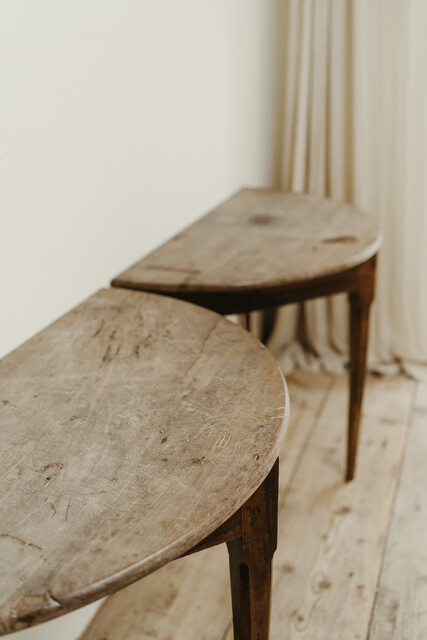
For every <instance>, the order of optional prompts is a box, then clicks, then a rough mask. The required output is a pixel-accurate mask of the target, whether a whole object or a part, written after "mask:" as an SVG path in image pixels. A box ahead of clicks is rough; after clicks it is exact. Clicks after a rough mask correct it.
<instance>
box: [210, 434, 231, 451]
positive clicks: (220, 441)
mask: <svg viewBox="0 0 427 640" xmlns="http://www.w3.org/2000/svg"><path fill="white" fill-rule="evenodd" d="M230 440H231V436H227V435H224V436H218V438H217V440H216V442H215V444H214V449H225V447H226V446H227V445H228V443H229V442H230Z"/></svg>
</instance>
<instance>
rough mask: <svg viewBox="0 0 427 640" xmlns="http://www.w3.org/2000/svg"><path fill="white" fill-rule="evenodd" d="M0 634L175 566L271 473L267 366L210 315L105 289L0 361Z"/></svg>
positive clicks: (273, 414) (279, 383) (272, 414)
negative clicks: (173, 563)
mask: <svg viewBox="0 0 427 640" xmlns="http://www.w3.org/2000/svg"><path fill="white" fill-rule="evenodd" d="M0 389H1V394H0V437H1V442H2V447H1V452H0V495H1V500H0V575H1V581H0V633H1V634H5V633H9V632H11V631H13V630H16V629H19V628H22V627H25V626H30V625H32V624H35V623H37V622H41V621H43V620H47V619H49V618H52V617H56V616H58V615H61V614H63V613H65V612H66V611H69V610H72V609H74V608H77V607H79V606H82V605H84V604H86V603H88V602H90V601H92V600H94V599H96V598H99V597H101V596H103V595H106V594H108V593H111V592H113V591H115V590H117V589H119V588H121V587H123V586H125V585H127V584H129V583H131V582H132V581H134V580H137V579H138V578H140V577H142V576H144V575H146V574H147V573H150V572H152V571H154V570H155V569H157V568H159V567H161V566H162V565H164V564H165V563H167V562H169V561H170V560H172V559H174V558H176V557H178V556H180V555H181V554H182V553H185V552H186V551H187V550H189V549H190V548H191V547H192V546H194V545H195V544H196V543H198V542H199V541H201V540H202V539H203V538H204V537H205V536H206V535H208V534H210V533H211V532H212V531H213V530H215V529H216V527H217V526H218V525H220V524H221V523H222V522H224V521H225V520H226V519H227V518H228V517H229V516H230V515H231V514H232V513H234V511H235V510H236V509H237V508H239V507H240V506H241V505H242V504H243V503H244V502H245V501H246V500H247V499H248V498H249V496H251V495H252V493H253V492H254V491H255V489H256V488H257V487H258V486H259V485H260V484H261V482H262V481H263V480H264V478H265V477H266V476H267V474H268V472H269V471H270V469H271V468H272V466H273V463H274V462H275V460H276V458H277V455H278V451H279V448H280V445H281V442H282V439H283V436H284V433H285V427H286V423H287V412H288V401H287V391H286V385H285V383H284V379H283V376H282V374H281V372H280V370H279V368H278V366H277V364H276V362H275V360H274V359H273V357H272V355H271V354H270V353H269V352H268V351H267V350H266V349H265V347H264V346H263V345H261V344H260V343H259V342H258V341H257V340H256V339H255V338H254V337H253V336H252V335H251V334H249V333H247V332H245V331H244V330H243V329H241V328H240V327H239V326H237V325H235V324H233V323H231V322H229V321H228V320H226V319H225V318H223V317H221V316H218V315H217V314H215V313H212V312H211V311H208V310H206V309H202V308H199V307H196V306H194V305H191V304H188V303H183V302H180V301H177V300H174V299H172V298H168V297H164V296H155V295H152V294H142V293H139V292H130V291H125V290H119V289H110V290H103V291H100V292H98V293H97V294H95V295H94V296H92V297H91V298H89V299H88V300H86V301H85V302H84V303H82V304H81V305H79V306H78V307H76V308H75V309H73V310H72V311H71V312H69V313H68V314H66V315H65V316H63V317H62V318H61V319H59V320H58V321H57V322H55V323H54V324H53V325H51V326H50V327H48V328H47V329H46V330H44V331H43V332H41V333H40V334H38V335H36V336H35V337H34V338H32V339H31V340H29V341H28V342H27V343H25V344H24V345H23V346H22V347H20V348H19V349H17V350H16V351H14V352H12V353H11V354H10V355H8V356H7V357H6V358H4V359H3V360H2V361H1V362H0Z"/></svg>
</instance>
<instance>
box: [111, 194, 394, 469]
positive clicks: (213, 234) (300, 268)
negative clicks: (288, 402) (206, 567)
mask: <svg viewBox="0 0 427 640" xmlns="http://www.w3.org/2000/svg"><path fill="white" fill-rule="evenodd" d="M380 244H381V237H380V233H379V230H378V227H377V225H376V224H375V222H374V221H373V219H372V218H371V217H370V216H368V215H366V214H363V213H361V212H360V211H358V210H357V209H355V208H354V207H351V206H349V205H345V204H341V203H337V202H334V201H332V200H328V199H325V198H316V197H314V196H310V195H297V194H286V193H283V192H281V191H272V190H266V189H244V190H243V191H241V192H240V193H238V194H237V195H235V196H234V197H232V198H231V199H229V200H227V201H226V202H224V203H223V204H222V205H221V206H219V207H218V208H216V209H215V210H214V211H212V212H211V213H209V214H207V215H206V216H204V217H203V218H201V219H200V220H199V221H198V222H196V223H195V224H193V225H191V226H190V227H189V228H187V229H185V230H184V231H183V232H182V233H179V234H178V235H177V236H175V237H174V238H172V240H170V241H169V242H167V243H166V244H164V245H162V246H161V247H160V248H159V249H157V250H156V251H154V252H153V253H151V254H150V255H148V256H147V257H146V258H144V259H143V260H141V261H140V262H138V263H136V264H135V265H134V266H132V267H131V268H130V269H127V270H126V271H124V272H123V273H121V274H120V275H119V276H117V277H116V278H115V279H114V280H113V282H112V284H113V285H114V286H116V287H126V288H130V289H140V290H144V291H153V292H156V293H162V294H166V295H169V296H174V297H177V298H182V299H184V300H189V301H191V302H194V303H196V304H199V305H202V306H205V307H207V308H210V309H213V310H215V311H217V312H219V313H223V314H231V313H246V314H247V313H249V312H251V311H254V310H257V309H269V308H272V307H277V306H279V305H284V304H288V303H291V302H299V301H302V300H307V299H310V298H316V297H320V296H327V295H330V294H333V293H339V292H348V294H349V300H350V316H351V322H350V324H351V327H350V330H351V349H350V351H351V371H350V408H349V419H348V447H347V471H346V479H347V480H351V479H352V478H353V476H354V470H355V460H356V452H357V441H358V431H359V422H360V415H361V405H362V397H363V387H364V380H365V368H366V349H367V340H368V325H369V309H370V305H371V302H372V299H373V294H374V280H375V256H376V253H377V251H378V249H379V247H380Z"/></svg>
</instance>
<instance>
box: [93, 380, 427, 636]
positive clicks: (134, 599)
mask: <svg viewBox="0 0 427 640" xmlns="http://www.w3.org/2000/svg"><path fill="white" fill-rule="evenodd" d="M288 383H289V392H290V396H291V399H292V415H291V420H290V425H289V431H288V433H287V436H286V440H285V443H284V446H282V449H281V451H280V491H279V495H280V496H281V504H280V509H279V539H278V540H279V543H278V547H277V551H276V554H275V556H274V571H273V591H272V611H271V634H270V637H271V640H308V639H315V640H355V639H357V638H360V639H361V640H366V639H367V638H368V637H369V638H370V640H392V639H393V640H401V639H402V638H408V640H409V639H410V640H412V639H413V640H421V639H424V638H425V637H426V633H425V632H426V627H425V616H424V615H423V611H424V609H425V607H423V604H425V599H424V600H423V594H424V592H425V581H424V579H423V576H424V575H425V571H426V566H427V565H426V561H425V557H426V553H425V527H426V526H427V524H426V518H425V511H426V507H427V496H426V494H425V491H423V487H424V484H425V483H424V484H423V480H424V478H425V472H424V470H423V469H421V467H422V466H423V455H424V459H425V440H426V438H425V434H424V431H425V429H423V427H424V426H425V420H426V414H425V407H426V406H427V403H426V396H425V395H424V394H420V395H419V396H418V399H417V401H416V403H415V413H414V417H415V419H416V422H412V427H411V426H409V425H410V420H411V409H412V405H413V399H414V389H415V387H416V383H415V382H414V381H413V380H409V379H408V378H405V377H393V378H388V379H381V378H378V377H375V376H368V381H367V389H366V393H367V398H366V400H367V402H366V410H365V413H364V416H363V420H364V424H365V426H366V428H365V429H363V431H362V437H361V442H360V453H361V456H360V466H359V472H358V476H357V479H356V480H355V482H353V483H351V484H343V483H342V482H341V464H340V448H341V446H342V442H343V433H342V428H341V427H342V418H341V416H342V411H343V410H344V409H345V407H346V404H347V401H348V388H347V385H346V381H345V380H344V379H338V380H337V379H331V378H329V379H328V378H327V377H326V376H323V375H310V374H305V373H302V372H295V373H294V374H292V376H290V378H289V380H288ZM408 427H409V433H410V439H409V448H408V450H407V454H406V456H405V446H406V441H407V433H408ZM411 441H412V442H411ZM420 445H422V446H420ZM404 456H405V457H404ZM402 459H404V460H405V461H404V467H403V476H402V480H400V476H399V471H400V467H401V463H402ZM424 467H425V464H424ZM396 492H397V511H395V510H394V502H395V496H396ZM390 522H392V528H391V533H390V535H389V537H388V540H387V532H388V530H389V527H390ZM414 525H415V526H414ZM384 550H386V556H385V562H384V565H383V563H382V556H383V553H384ZM381 572H382V577H381V579H380V581H379V576H380V574H381ZM378 581H379V587H380V590H379V594H378V600H377V605H376V609H375V611H376V613H375V615H374V617H373V624H372V629H371V633H370V634H369V629H370V623H371V620H372V616H371V613H372V608H373V605H374V603H375V600H376V597H377V594H376V588H377V586H378ZM405 634H406V635H405ZM107 638H108V640H151V639H152V638H157V640H170V639H171V638H173V640H201V639H202V638H203V640H232V638H233V630H232V621H231V602H230V596H229V592H228V575H227V558H226V554H225V549H224V548H223V547H218V548H216V549H212V550H209V551H207V552H204V553H202V554H196V555H193V556H191V557H188V558H185V559H183V560H182V561H179V562H177V563H172V564H171V565H168V566H167V567H164V568H162V569H161V570H160V571H159V572H156V573H154V574H152V575H150V576H148V577H147V578H146V579H145V580H143V581H141V582H137V583H135V584H133V585H131V586H130V587H128V588H127V589H124V590H123V591H121V592H119V593H117V594H115V595H114V596H112V597H111V598H108V599H107V600H106V601H105V603H104V604H103V605H102V607H101V609H100V611H99V612H98V613H97V615H96V616H95V618H94V620H93V621H92V623H91V624H90V625H89V627H88V628H87V629H86V631H85V632H84V633H83V634H82V636H81V639H80V640H106V639H107Z"/></svg>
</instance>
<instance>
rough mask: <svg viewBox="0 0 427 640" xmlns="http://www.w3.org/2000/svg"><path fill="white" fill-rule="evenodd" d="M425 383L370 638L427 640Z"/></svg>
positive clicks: (417, 403)
mask: <svg viewBox="0 0 427 640" xmlns="http://www.w3.org/2000/svg"><path fill="white" fill-rule="evenodd" d="M426 487H427V384H426V383H424V384H421V383H420V384H419V386H418V389H417V396H416V399H415V403H414V408H413V413H412V419H411V424H410V430H409V438H408V446H407V450H406V454H405V458H404V462H403V467H402V474H401V480H400V483H399V492H398V495H397V500H396V507H395V511H394V515H393V519H392V524H391V527H390V534H389V536H388V539H387V542H386V548H385V558H384V565H383V570H382V574H381V579H380V582H379V588H378V592H377V599H376V603H375V609H374V612H373V616H372V626H371V632H370V635H369V640H426V638H427V544H426V543H427V498H426Z"/></svg>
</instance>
